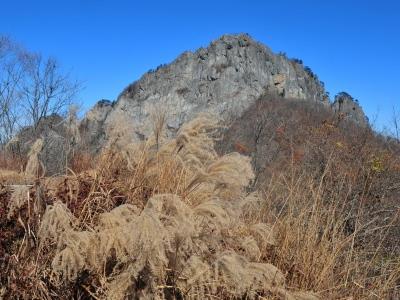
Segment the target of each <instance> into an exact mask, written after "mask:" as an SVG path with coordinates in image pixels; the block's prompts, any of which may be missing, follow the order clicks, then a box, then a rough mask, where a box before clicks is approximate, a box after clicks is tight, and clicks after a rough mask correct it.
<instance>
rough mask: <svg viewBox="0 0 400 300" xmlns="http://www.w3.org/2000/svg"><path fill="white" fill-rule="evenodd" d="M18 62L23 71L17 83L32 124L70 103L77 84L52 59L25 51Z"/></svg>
mask: <svg viewBox="0 0 400 300" xmlns="http://www.w3.org/2000/svg"><path fill="white" fill-rule="evenodd" d="M20 61H21V63H22V65H23V69H24V71H25V74H24V75H25V76H24V78H23V80H22V81H21V84H20V90H21V93H22V102H21V103H22V107H23V108H24V110H25V111H26V113H27V116H28V117H29V121H30V123H31V124H32V125H34V126H36V125H37V124H38V122H39V121H40V120H41V119H42V118H44V117H47V116H48V115H51V114H54V113H57V114H59V113H62V112H64V111H65V110H66V109H67V108H68V107H69V106H70V105H71V104H72V102H73V100H74V97H75V96H76V94H77V92H78V91H79V89H80V84H79V83H78V82H73V81H71V80H70V78H69V74H64V73H62V71H61V69H60V66H59V64H58V62H57V61H56V60H55V59H54V58H47V59H46V58H43V57H42V55H40V54H31V53H26V52H25V53H22V54H21V55H20Z"/></svg>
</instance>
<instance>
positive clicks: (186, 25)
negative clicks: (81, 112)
mask: <svg viewBox="0 0 400 300" xmlns="http://www.w3.org/2000/svg"><path fill="white" fill-rule="evenodd" d="M1 2H2V3H1V10H0V34H5V35H9V36H10V37H12V38H13V39H15V40H16V41H18V42H20V43H21V44H23V45H24V46H26V47H27V48H29V49H30V50H34V51H40V52H42V53H44V54H46V55H52V56H55V57H56V58H58V60H59V61H60V62H61V63H62V65H63V67H64V68H65V69H66V70H71V72H72V74H73V76H74V77H76V78H78V79H80V80H82V81H84V85H85V89H84V91H82V93H81V94H80V101H81V102H82V103H83V104H84V108H89V107H90V106H91V105H93V104H94V103H95V102H96V101H97V100H98V99H101V98H106V99H115V98H116V97H117V96H118V94H119V93H120V92H121V91H122V89H123V88H124V87H125V86H126V85H127V84H129V83H130V82H132V81H134V80H136V79H138V78H139V77H140V76H141V75H142V74H143V73H144V72H146V71H147V70H149V69H151V68H155V67H157V66H158V65H159V64H161V63H168V62H170V61H172V60H173V59H174V58H175V57H176V56H177V55H179V54H180V53H181V52H183V51H185V50H195V49H197V48H198V47H201V46H206V45H208V44H209V42H210V41H211V40H213V39H216V38H218V37H219V36H220V35H222V34H224V33H239V32H246V33H249V34H250V35H251V36H253V38H255V39H256V40H259V41H261V42H263V43H265V44H266V45H268V46H269V47H270V48H272V50H273V51H275V52H279V51H283V52H286V53H287V55H288V56H289V57H297V58H301V59H302V60H303V61H304V63H305V64H306V65H308V66H310V67H311V69H312V70H313V71H314V72H315V73H316V74H317V75H318V76H319V78H320V79H321V80H322V81H324V82H325V85H326V88H327V90H328V91H329V92H330V94H331V95H334V94H335V93H337V92H339V91H342V90H344V91H347V92H348V93H350V94H351V95H353V96H354V97H355V98H357V99H359V101H360V103H361V105H362V106H363V108H364V110H365V111H366V113H367V115H368V116H369V118H370V119H372V120H373V119H374V118H375V117H376V115H377V116H378V119H377V126H378V127H382V126H383V125H384V124H386V123H387V122H388V121H389V118H390V115H391V110H392V107H393V106H394V105H395V106H397V107H398V108H399V109H400V95H399V88H400V1H395V0H392V1H389V0H381V1H368V0H365V1H351V0H347V1H343V0H337V1H317V0H314V1H312V0H303V1H300V0H298V1H284V0H280V1H276V0H274V1H251V0H242V1H236V0H230V1H216V0H214V1H208V0H203V1H173V0H170V1H140V2H139V1H122V0H121V1H119V0H113V1H105V0H104V1H103V0H80V1H78V0H68V1H67V0H64V1H61V0H58V1H55V0H52V1H42V0H26V1H21V0H2V1H1Z"/></svg>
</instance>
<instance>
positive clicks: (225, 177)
mask: <svg viewBox="0 0 400 300" xmlns="http://www.w3.org/2000/svg"><path fill="white" fill-rule="evenodd" d="M253 178H254V173H253V170H252V168H251V164H250V158H249V157H245V156H243V155H240V154H239V153H231V154H227V155H224V156H222V157H220V158H218V159H216V160H214V161H212V162H211V163H210V164H209V165H207V167H206V168H205V169H204V170H202V169H199V170H198V174H197V175H196V176H195V178H194V179H193V180H192V182H191V183H190V184H189V185H188V190H190V189H192V188H193V187H195V186H197V185H199V184H202V183H203V182H208V183H212V184H214V189H215V194H216V195H218V196H219V197H222V198H225V199H229V198H230V197H235V195H240V194H241V192H242V189H243V188H244V187H246V186H248V185H249V183H250V180H252V179H253Z"/></svg>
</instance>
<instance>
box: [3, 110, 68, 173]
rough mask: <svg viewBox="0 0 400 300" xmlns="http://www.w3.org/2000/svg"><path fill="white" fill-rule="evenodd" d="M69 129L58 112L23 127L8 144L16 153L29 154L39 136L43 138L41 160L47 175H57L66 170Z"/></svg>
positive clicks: (10, 149) (8, 147)
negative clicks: (35, 124) (33, 124)
mask: <svg viewBox="0 0 400 300" xmlns="http://www.w3.org/2000/svg"><path fill="white" fill-rule="evenodd" d="M67 131H68V129H67V127H66V124H65V119H63V118H62V117H60V116H59V115H57V114H53V115H50V116H48V117H45V118H43V119H42V120H40V121H39V123H38V124H37V126H36V127H33V126H29V127H26V128H24V129H22V130H21V131H20V132H19V133H18V134H17V135H16V136H15V137H14V138H13V139H12V140H11V141H10V142H9V143H8V144H7V146H6V149H7V150H8V151H9V152H11V153H13V154H14V155H21V156H27V155H28V152H29V151H30V149H31V147H32V145H33V144H34V143H35V141H36V140H37V139H39V138H41V139H43V148H42V151H41V152H40V155H39V157H40V161H41V162H42V164H43V167H44V170H43V171H44V172H45V174H46V175H56V174H61V173H64V172H65V164H66V158H67V152H68V150H69V143H68V139H67V136H68V133H67Z"/></svg>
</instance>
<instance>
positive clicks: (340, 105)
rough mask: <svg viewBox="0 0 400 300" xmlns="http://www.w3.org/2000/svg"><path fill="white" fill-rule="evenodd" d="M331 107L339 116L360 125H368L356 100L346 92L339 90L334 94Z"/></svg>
mask: <svg viewBox="0 0 400 300" xmlns="http://www.w3.org/2000/svg"><path fill="white" fill-rule="evenodd" d="M332 109H333V110H334V111H335V112H336V113H337V114H339V115H340V117H343V118H344V119H347V120H351V121H353V122H355V123H357V124H358V125H360V126H362V127H367V126H368V125H369V123H368V118H367V117H366V116H365V114H364V111H363V109H362V108H361V106H360V105H359V104H358V101H357V100H355V99H354V98H353V97H352V96H350V95H349V94H347V93H346V92H341V93H339V94H337V95H336V96H335V101H334V102H333V103H332Z"/></svg>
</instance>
